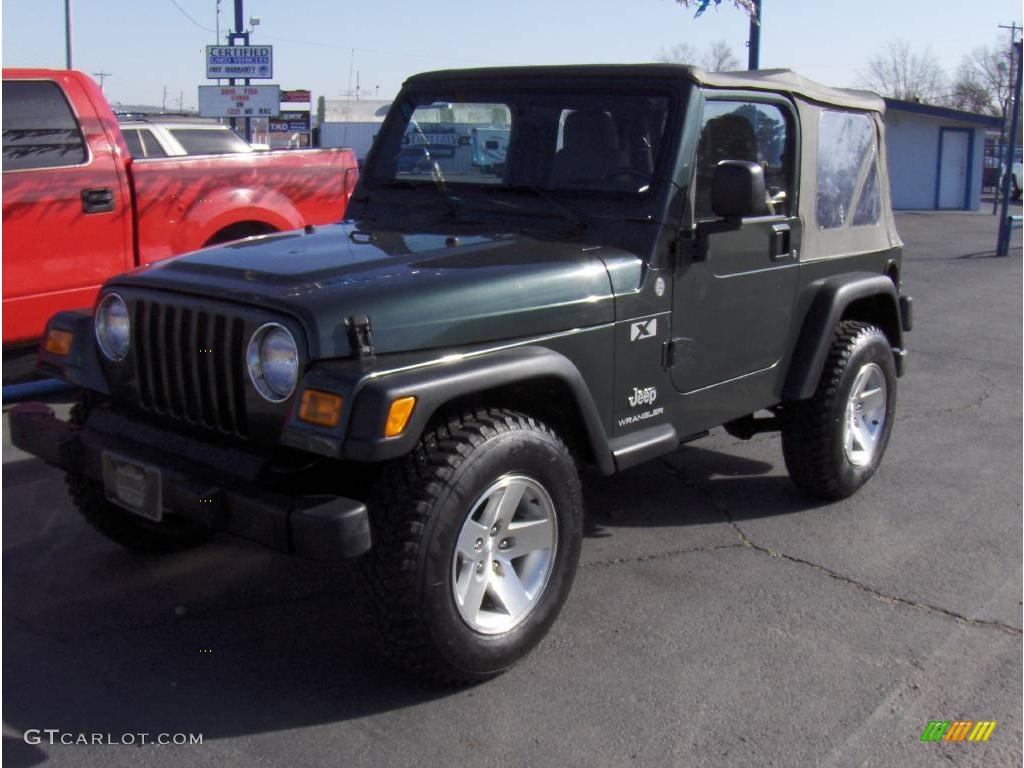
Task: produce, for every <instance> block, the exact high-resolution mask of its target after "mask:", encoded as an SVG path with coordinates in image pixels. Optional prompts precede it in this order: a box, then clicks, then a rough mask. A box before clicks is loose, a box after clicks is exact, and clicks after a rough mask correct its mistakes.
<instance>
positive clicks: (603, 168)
mask: <svg viewBox="0 0 1024 768" xmlns="http://www.w3.org/2000/svg"><path fill="white" fill-rule="evenodd" d="M618 165H619V137H618V131H617V130H616V128H615V120H614V118H613V117H612V116H611V115H609V114H608V113H607V112H601V111H598V110H584V109H579V110H576V111H575V112H572V113H570V114H569V116H568V117H566V118H565V125H564V127H563V129H562V148H561V149H560V150H558V152H557V153H556V154H555V161H554V164H553V165H552V168H551V186H552V187H593V186H595V185H596V183H597V182H601V181H603V180H604V179H605V178H606V177H607V176H608V175H609V174H611V173H612V172H613V171H614V170H615V169H616V168H617V167H618Z"/></svg>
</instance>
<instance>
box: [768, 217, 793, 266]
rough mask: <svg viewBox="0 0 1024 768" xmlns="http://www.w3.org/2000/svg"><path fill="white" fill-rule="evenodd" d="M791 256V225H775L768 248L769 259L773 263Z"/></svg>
mask: <svg viewBox="0 0 1024 768" xmlns="http://www.w3.org/2000/svg"><path fill="white" fill-rule="evenodd" d="M789 254H790V247H789V224H773V225H772V233H771V236H770V239H769V246H768V256H769V258H770V259H771V260H772V261H780V260H782V259H784V258H786V257H788V256H789Z"/></svg>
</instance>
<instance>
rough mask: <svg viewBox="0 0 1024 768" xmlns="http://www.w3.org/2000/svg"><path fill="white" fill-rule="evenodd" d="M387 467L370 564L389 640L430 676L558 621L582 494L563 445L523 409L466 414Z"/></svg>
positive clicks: (515, 656)
mask: <svg viewBox="0 0 1024 768" xmlns="http://www.w3.org/2000/svg"><path fill="white" fill-rule="evenodd" d="M387 475H388V480H387V482H386V483H384V484H382V486H383V487H384V493H383V495H382V497H381V498H380V499H379V500H378V501H377V502H376V503H371V515H372V517H371V526H372V530H373V536H374V542H375V544H374V547H373V549H372V550H371V551H370V552H369V553H368V554H367V555H366V556H365V557H364V558H363V559H362V561H361V563H360V567H359V574H360V578H359V582H360V587H361V588H360V595H361V597H362V599H363V602H364V609H365V613H366V616H367V618H368V620H369V624H370V628H371V631H372V632H373V633H374V636H375V639H376V641H377V644H378V647H379V648H380V650H381V651H382V652H383V654H384V655H385V656H386V657H387V658H388V659H389V660H390V661H391V662H393V663H396V664H398V665H399V666H402V667H404V668H406V669H409V670H411V671H413V672H414V673H416V674H418V675H419V676H420V677H423V678H426V679H428V680H430V681H432V682H439V683H444V684H450V685H466V684H470V683H476V682H480V681H483V680H486V679H488V678H491V677H494V676H495V675H498V674H500V673H501V672H503V671H505V670H507V669H508V668H510V667H511V666H512V665H514V664H515V663H516V662H517V661H519V660H520V659H521V658H522V657H524V656H525V655H526V654H528V653H529V652H530V651H531V650H532V649H533V648H534V647H535V646H536V645H537V643H539V642H540V640H541V639H542V638H543V637H544V635H545V634H546V633H547V631H548V629H549V628H550V626H551V624H552V623H553V622H554V621H555V619H556V617H557V616H558V613H559V611H560V610H561V608H562V605H563V603H564V602H565V600H566V597H567V596H568V594H569V590H570V588H571V587H572V581H573V578H574V576H575V573H576V566H577V563H578V561H579V552H580V542H581V540H582V524H583V502H582V495H581V492H580V483H579V477H578V475H577V471H576V465H575V463H574V461H573V458H572V456H571V454H570V453H569V450H568V449H567V448H566V446H565V443H563V442H562V440H561V439H560V438H559V437H558V435H556V434H555V433H554V432H553V431H552V430H551V429H550V428H548V427H547V426H546V425H544V424H542V423H541V422H539V421H537V420H536V419H534V418H532V417H530V416H527V415H524V414H521V413H516V412H514V411H508V410H500V409H485V410H477V411H473V412H469V413H460V414H458V415H453V416H450V417H448V418H446V419H445V420H443V421H441V422H440V423H438V424H437V425H436V426H434V427H433V428H431V429H429V430H428V431H427V432H426V433H425V434H424V435H423V437H422V438H421V440H420V442H419V444H418V446H417V447H416V448H415V449H414V450H413V451H412V453H411V454H410V455H408V456H406V457H405V458H403V459H401V460H399V461H398V462H396V463H395V464H394V465H393V466H392V467H391V468H390V471H389V472H388V473H387Z"/></svg>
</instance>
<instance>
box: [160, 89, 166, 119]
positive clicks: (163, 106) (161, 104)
mask: <svg viewBox="0 0 1024 768" xmlns="http://www.w3.org/2000/svg"><path fill="white" fill-rule="evenodd" d="M166 111H167V86H166V85H165V86H164V97H163V99H162V100H161V101H160V114H161V115H162V114H163V113H164V112H166Z"/></svg>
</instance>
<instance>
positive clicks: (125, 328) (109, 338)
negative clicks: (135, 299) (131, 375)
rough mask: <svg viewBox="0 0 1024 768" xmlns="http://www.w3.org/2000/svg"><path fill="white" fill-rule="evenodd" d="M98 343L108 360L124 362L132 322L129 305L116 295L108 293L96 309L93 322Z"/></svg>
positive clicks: (129, 340) (129, 341)
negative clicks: (129, 315)
mask: <svg viewBox="0 0 1024 768" xmlns="http://www.w3.org/2000/svg"><path fill="white" fill-rule="evenodd" d="M93 326H94V328H95V330H96V342H97V343H98V344H99V345H100V351H101V352H102V353H103V354H104V356H105V357H106V358H107V359H108V360H113V361H114V362H118V361H120V360H124V358H125V356H126V355H127V354H128V346H129V344H130V343H131V337H132V335H131V320H130V318H129V317H128V305H127V304H125V303H124V299H122V298H121V297H120V296H118V295H117V294H116V293H108V294H107V295H106V296H104V297H103V300H102V301H101V302H100V305H99V306H98V307H97V308H96V317H95V319H94V320H93Z"/></svg>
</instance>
